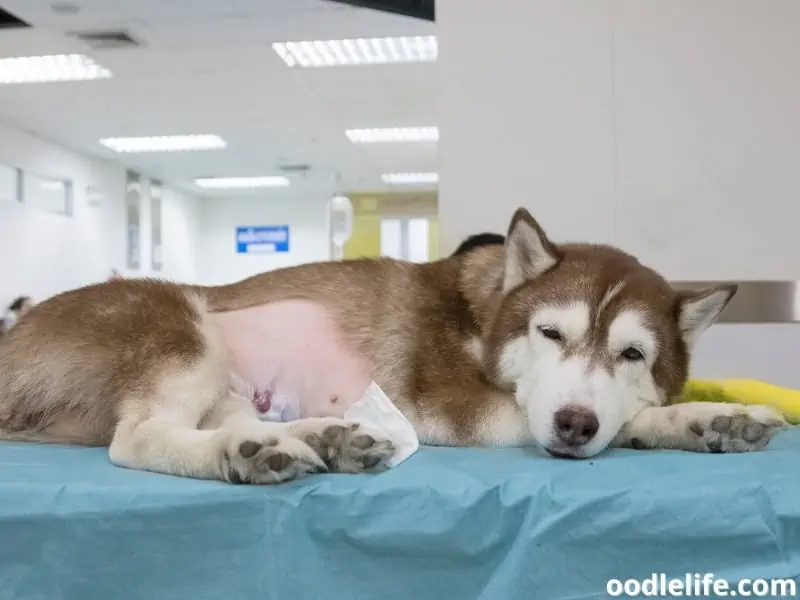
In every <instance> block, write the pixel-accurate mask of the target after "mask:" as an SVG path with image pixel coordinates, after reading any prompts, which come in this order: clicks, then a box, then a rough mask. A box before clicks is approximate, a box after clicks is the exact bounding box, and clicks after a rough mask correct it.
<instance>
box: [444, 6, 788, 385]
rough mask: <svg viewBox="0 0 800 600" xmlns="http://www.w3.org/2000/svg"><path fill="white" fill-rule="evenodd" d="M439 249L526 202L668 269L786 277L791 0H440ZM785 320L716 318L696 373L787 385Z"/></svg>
mask: <svg viewBox="0 0 800 600" xmlns="http://www.w3.org/2000/svg"><path fill="white" fill-rule="evenodd" d="M437 34H438V38H439V48H440V58H439V62H438V68H439V70H440V71H439V90H438V92H439V113H440V129H441V137H440V141H439V157H440V168H439V171H440V178H441V179H440V181H441V183H440V190H439V206H440V228H441V235H440V239H441V240H442V248H441V250H442V252H443V253H447V252H449V251H451V250H452V249H453V248H454V247H455V245H456V244H457V243H458V242H459V241H460V240H461V239H462V238H463V237H464V236H466V235H468V234H470V233H476V232H479V231H487V230H488V231H492V230H494V231H500V232H505V230H506V227H507V224H508V221H509V219H510V217H511V214H512V212H513V210H514V209H515V208H516V207H517V206H526V207H527V208H529V209H530V210H531V211H532V212H533V214H534V215H535V216H536V217H537V218H538V219H539V220H540V222H541V224H542V225H543V227H544V228H545V230H546V231H547V232H548V233H549V234H550V235H551V236H552V237H553V238H554V239H555V240H556V241H565V240H576V241H598V242H611V243H615V244H617V245H619V246H621V247H623V248H624V249H625V250H628V251H629V252H632V253H634V254H636V255H638V256H639V257H640V258H641V259H642V260H643V262H645V263H646V264H649V265H650V266H652V267H654V268H656V269H658V270H660V271H661V272H662V273H663V274H664V275H666V276H667V277H668V278H670V279H673V280H680V281H689V280H723V279H734V280H748V279H756V280H764V279H785V280H800V235H798V231H800V176H798V172H799V171H800V167H798V165H800V118H798V107H800V2H797V1H796V0H669V1H664V2H647V1H643V0H493V1H492V2H491V3H488V2H485V1H484V0H440V1H439V2H438V3H437ZM798 348H800V326H798V325H794V324H773V325H755V324H754V325H740V324H730V325H727V324H726V325H718V326H715V327H713V328H712V329H711V330H710V331H709V332H707V333H706V334H705V335H704V337H703V338H702V339H701V341H700V343H699V346H698V348H697V351H696V353H695V361H694V368H693V373H694V375H695V376H698V377H723V376H724V377H755V378H761V379H765V380H767V381H771V382H774V383H777V384H781V385H788V386H792V387H795V388H798V389H800V372H799V371H798V369H797V359H796V357H797V355H798Z"/></svg>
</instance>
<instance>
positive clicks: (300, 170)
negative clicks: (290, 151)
mask: <svg viewBox="0 0 800 600" xmlns="http://www.w3.org/2000/svg"><path fill="white" fill-rule="evenodd" d="M278 170H279V171H281V172H283V173H296V174H300V175H305V174H306V173H308V172H309V171H310V170H311V165H304V164H297V165H279V166H278Z"/></svg>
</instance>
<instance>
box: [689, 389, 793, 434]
mask: <svg viewBox="0 0 800 600" xmlns="http://www.w3.org/2000/svg"><path fill="white" fill-rule="evenodd" d="M675 402H733V403H737V404H763V405H765V406H770V407H772V408H774V409H775V410H777V411H778V412H779V413H781V414H783V416H784V417H785V418H786V420H787V421H789V423H791V424H793V425H797V424H800V390H793V389H789V388H783V387H778V386H776V385H772V384H770V383H765V382H763V381H758V380H756V379H692V380H690V381H689V383H687V384H686V387H685V388H684V392H683V396H682V397H681V398H678V399H677V400H675Z"/></svg>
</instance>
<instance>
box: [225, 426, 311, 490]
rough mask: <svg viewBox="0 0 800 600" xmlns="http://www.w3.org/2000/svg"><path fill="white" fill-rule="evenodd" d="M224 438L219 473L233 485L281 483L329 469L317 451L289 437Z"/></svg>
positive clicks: (234, 436) (228, 434)
mask: <svg viewBox="0 0 800 600" xmlns="http://www.w3.org/2000/svg"><path fill="white" fill-rule="evenodd" d="M225 435H226V439H225V440H224V441H223V444H222V455H221V459H220V472H221V474H222V479H223V480H225V481H228V482H230V483H257V484H258V483H261V484H263V483H280V482H282V481H289V480H292V479H298V478H300V477H304V476H306V475H311V474H313V473H319V472H322V471H325V470H326V467H325V464H324V463H323V462H322V460H321V459H320V457H319V455H317V453H316V452H315V451H314V450H312V449H311V448H310V447H309V446H308V445H307V444H304V443H303V442H302V441H301V440H298V439H296V438H294V437H292V436H290V435H287V434H279V435H266V436H252V435H250V436H242V435H241V434H237V433H233V432H230V433H226V434H225Z"/></svg>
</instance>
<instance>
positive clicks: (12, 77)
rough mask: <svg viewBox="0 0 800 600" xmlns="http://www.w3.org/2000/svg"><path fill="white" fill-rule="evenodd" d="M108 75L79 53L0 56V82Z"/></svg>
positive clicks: (102, 68) (69, 79) (48, 80)
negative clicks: (0, 57)
mask: <svg viewBox="0 0 800 600" xmlns="http://www.w3.org/2000/svg"><path fill="white" fill-rule="evenodd" d="M109 77H111V71H109V70H108V69H106V68H105V67H102V66H100V65H98V64H97V63H96V62H94V61H93V60H92V59H91V58H89V57H88V56H84V55H83V54H53V55H46V56H19V57H15V58H3V59H0V84H11V83H52V82H55V81H88V80H92V79H107V78H109Z"/></svg>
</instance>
